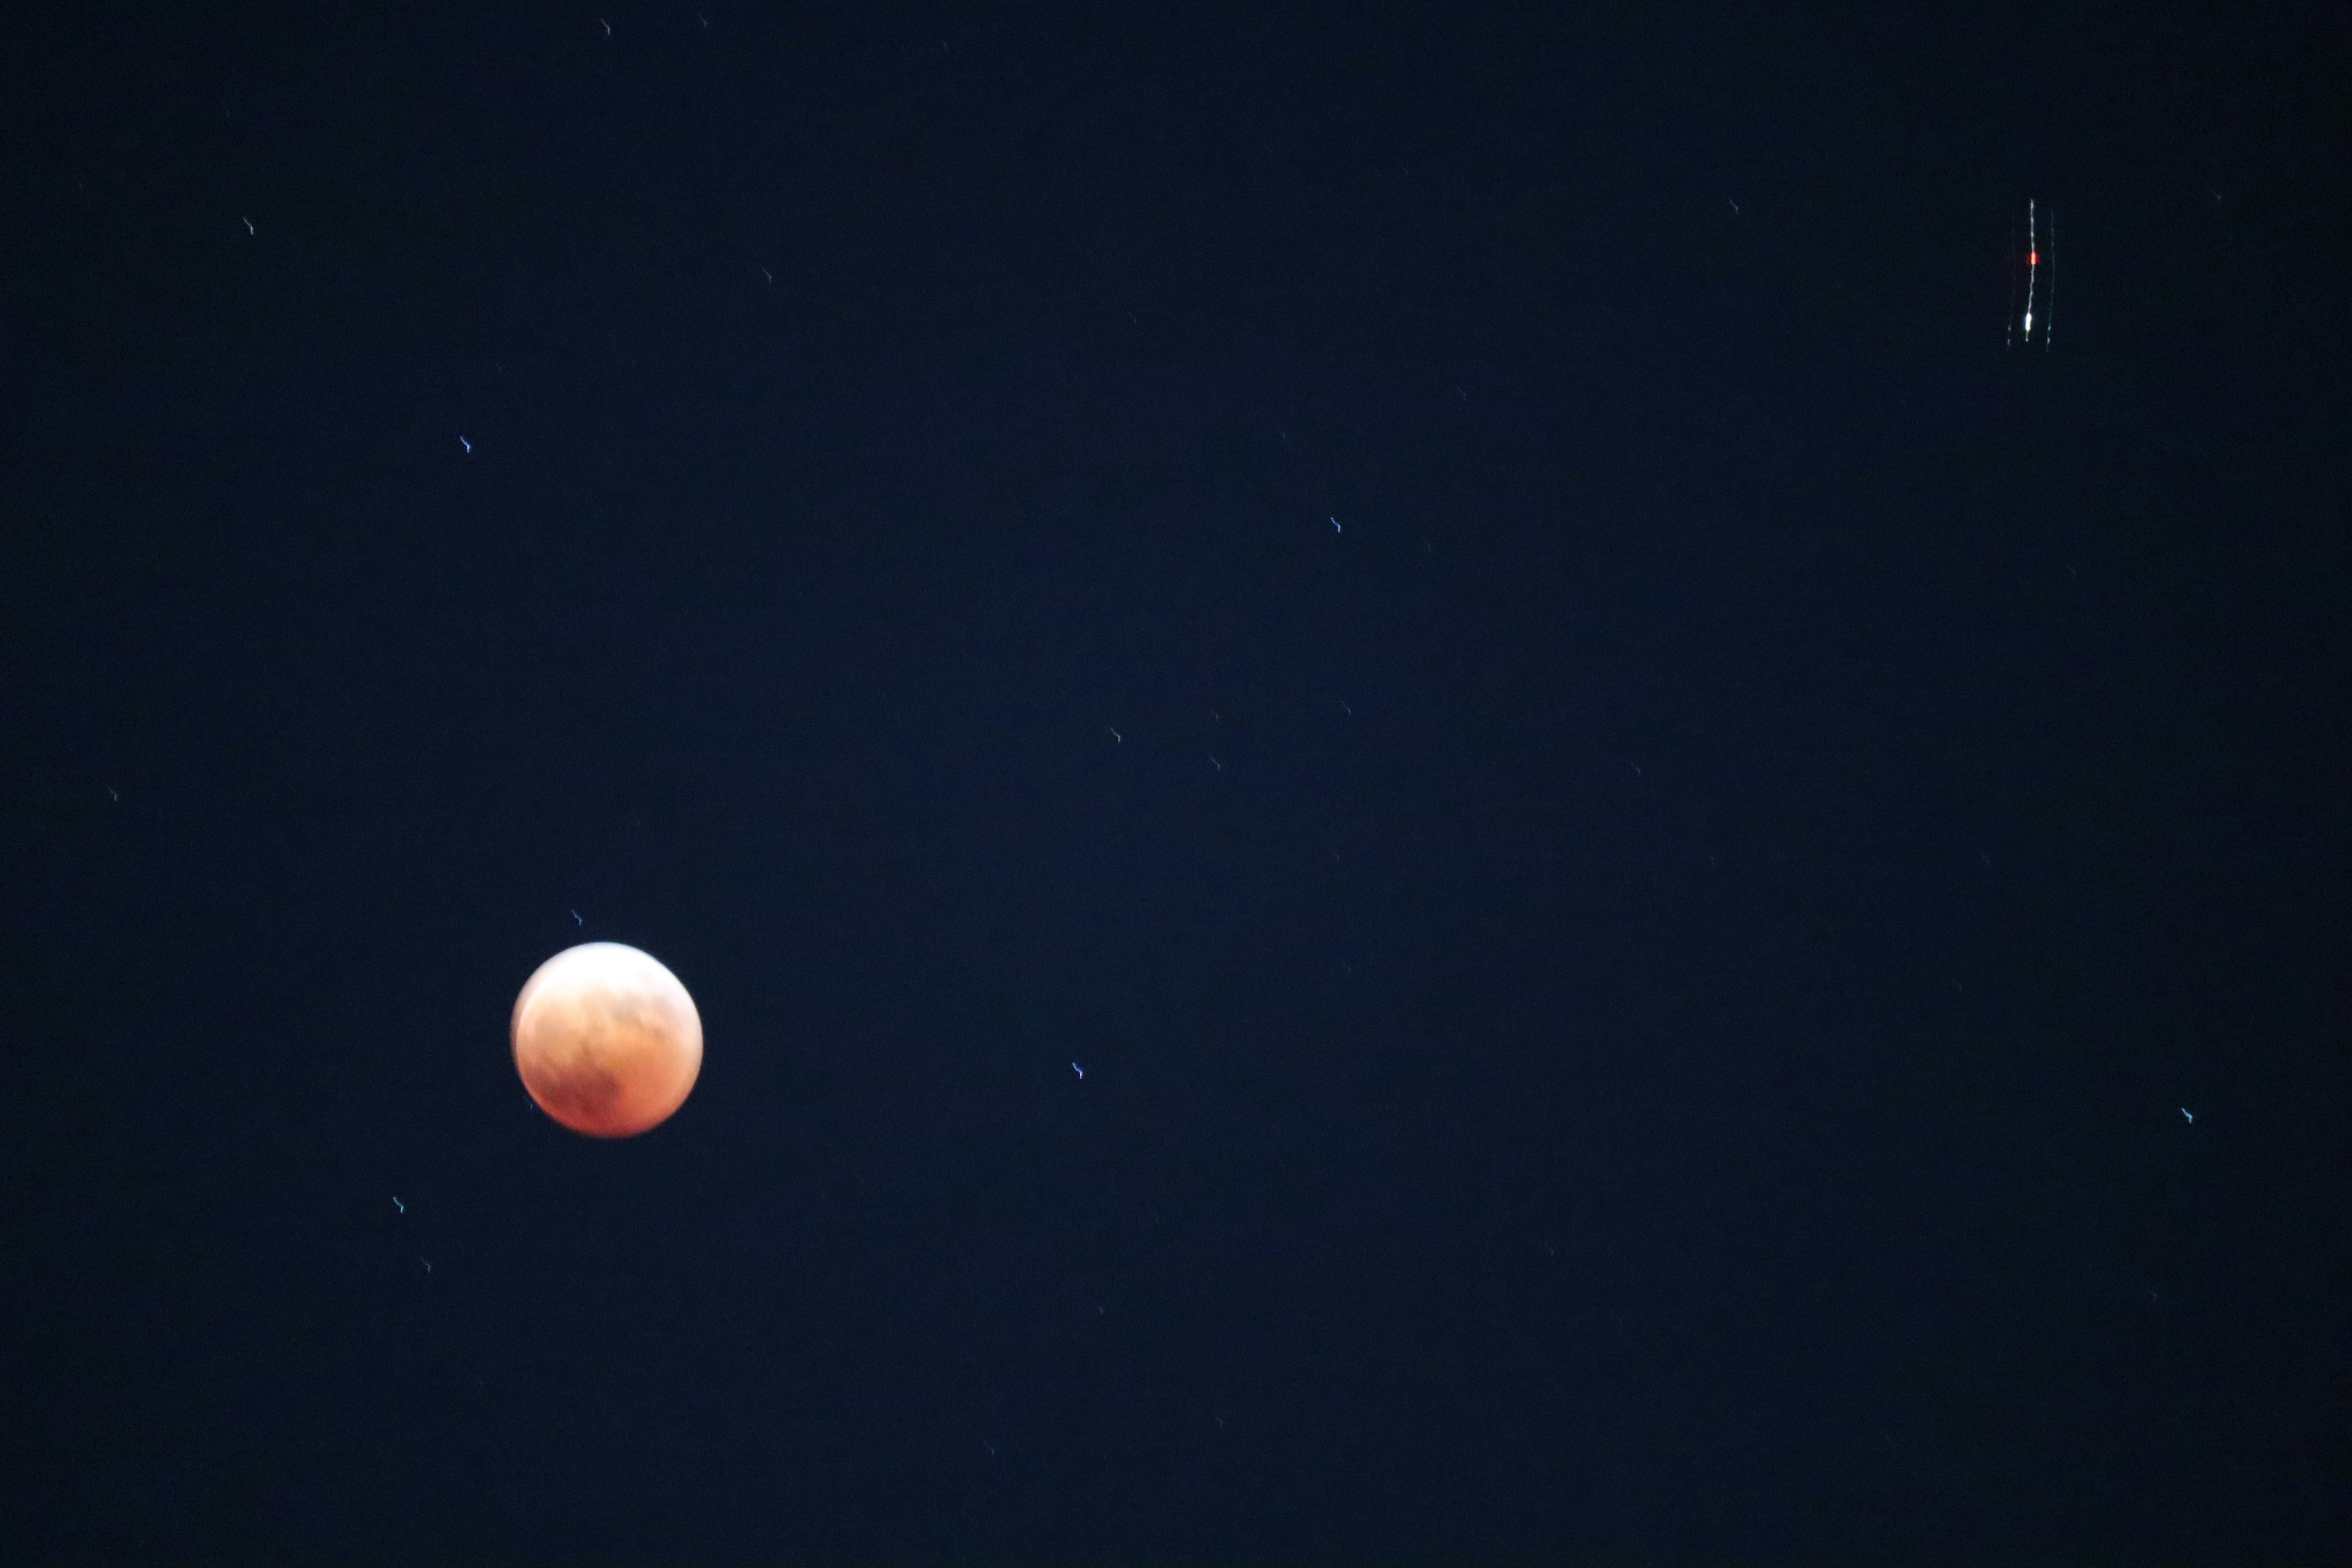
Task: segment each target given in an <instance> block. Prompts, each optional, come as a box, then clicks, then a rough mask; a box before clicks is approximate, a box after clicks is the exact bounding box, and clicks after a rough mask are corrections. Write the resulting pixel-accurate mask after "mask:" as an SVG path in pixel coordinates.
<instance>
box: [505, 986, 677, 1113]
mask: <svg viewBox="0 0 2352 1568" xmlns="http://www.w3.org/2000/svg"><path fill="white" fill-rule="evenodd" d="M514 1059H515V1071H517V1072H518V1073H520V1074H521V1075H522V1086H523V1088H525V1089H529V1090H530V1097H531V1099H532V1100H536V1101H537V1102H538V1104H539V1108H540V1109H541V1110H544V1111H546V1112H547V1113H548V1114H549V1115H550V1116H552V1117H553V1118H555V1120H557V1121H561V1122H562V1123H563V1125H565V1126H566V1127H569V1128H571V1129H572V1131H574V1132H584V1133H586V1134H587V1135H588V1136H589V1137H591V1138H634V1137H635V1136H636V1135H637V1134H638V1133H640V1132H643V1131H646V1130H648V1129H650V1128H654V1127H658V1126H660V1125H661V1124H662V1123H663V1122H665V1121H668V1120H669V1117H670V1113H671V1112H672V1111H675V1110H677V1108H678V1107H679V1106H681V1105H683V1104H685V1103H686V1097H687V1095H688V1093H689V1092H691V1091H692V1089H694V1080H695V1078H696V1076H697V1075H698V1074H699V1073H700V1072H701V1071H702V1017H701V1015H699V1014H698V1013H697V1012H696V1011H695V1010H694V998H693V997H691V996H689V995H688V994H686V987H685V986H683V985H681V984H678V980H677V975H675V974H672V973H670V972H669V971H668V970H667V969H665V968H664V967H662V965H661V963H659V962H658V961H657V960H656V959H655V958H653V957H652V956H651V955H650V954H647V953H643V952H638V951H637V950H636V949H635V948H634V947H625V946H623V945H622V944H621V943H619V942H586V943H583V944H582V945H581V946H579V947H573V948H566V949H565V950H564V951H563V952H559V953H557V954H556V955H555V956H554V957H553V958H551V959H549V960H548V961H547V962H546V963H542V964H541V965H540V966H539V969H538V971H537V972H536V973H533V974H532V975H531V977H530V979H529V980H527V981H525V982H523V987H522V994H521V995H520V996H517V997H516V998H515V1005H514Z"/></svg>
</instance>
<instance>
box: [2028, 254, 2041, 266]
mask: <svg viewBox="0 0 2352 1568" xmlns="http://www.w3.org/2000/svg"><path fill="white" fill-rule="evenodd" d="M2025 264H2026V265H2027V266H2028V267H2039V266H2041V265H2042V253H2041V252H2040V251H2038V250H2029V251H2027V252H2026V253H2025Z"/></svg>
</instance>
